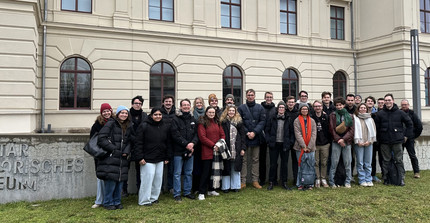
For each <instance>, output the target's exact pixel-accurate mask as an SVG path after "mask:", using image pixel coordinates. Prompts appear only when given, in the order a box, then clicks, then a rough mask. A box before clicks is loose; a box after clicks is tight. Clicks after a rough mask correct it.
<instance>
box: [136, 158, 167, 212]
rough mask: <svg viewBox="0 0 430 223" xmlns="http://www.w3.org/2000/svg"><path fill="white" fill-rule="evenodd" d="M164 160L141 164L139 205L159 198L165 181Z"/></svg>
mask: <svg viewBox="0 0 430 223" xmlns="http://www.w3.org/2000/svg"><path fill="white" fill-rule="evenodd" d="M163 168H164V162H163V161H161V162H158V163H146V164H145V165H141V166H140V179H141V181H142V183H141V184H140V188H139V205H144V204H149V203H151V202H154V201H156V200H158V196H160V191H161V183H162V181H163Z"/></svg>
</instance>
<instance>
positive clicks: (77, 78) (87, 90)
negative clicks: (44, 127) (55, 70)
mask: <svg viewBox="0 0 430 223" xmlns="http://www.w3.org/2000/svg"><path fill="white" fill-rule="evenodd" d="M90 108H91V67H90V65H89V64H88V63H87V62H86V61H85V60H84V59H82V58H78V57H72V58H69V59H67V60H65V61H64V62H63V64H62V65H61V68H60V109H90Z"/></svg>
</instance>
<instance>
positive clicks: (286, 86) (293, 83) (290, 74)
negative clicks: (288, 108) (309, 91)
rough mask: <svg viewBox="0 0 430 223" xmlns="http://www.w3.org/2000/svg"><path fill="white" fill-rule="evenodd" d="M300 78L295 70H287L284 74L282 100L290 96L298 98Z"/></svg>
mask: <svg viewBox="0 0 430 223" xmlns="http://www.w3.org/2000/svg"><path fill="white" fill-rule="evenodd" d="M298 86H299V77H298V75H297V73H296V71H294V70H293V69H290V68H289V69H286V70H285V71H284V73H283V74H282V100H285V98H287V97H288V96H294V97H295V98H296V99H297V97H298V93H299V92H298V89H299V88H298Z"/></svg>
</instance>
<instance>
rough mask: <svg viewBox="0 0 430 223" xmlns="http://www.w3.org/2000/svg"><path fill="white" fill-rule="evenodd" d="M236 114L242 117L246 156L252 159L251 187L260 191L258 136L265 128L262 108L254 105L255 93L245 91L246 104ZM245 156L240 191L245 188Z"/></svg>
mask: <svg viewBox="0 0 430 223" xmlns="http://www.w3.org/2000/svg"><path fill="white" fill-rule="evenodd" d="M238 112H239V114H240V116H241V117H242V120H243V124H244V127H245V133H246V146H247V147H248V149H247V151H249V152H247V154H250V155H251V157H252V170H251V173H252V185H253V186H254V187H255V188H257V189H261V185H260V184H259V183H258V178H259V155H260V138H261V137H260V136H261V134H262V131H263V130H264V127H265V121H266V115H265V111H264V108H263V106H261V105H260V104H257V103H255V91H254V90H253V89H248V90H246V103H245V104H243V105H241V106H239V108H238ZM247 173H248V170H247V155H245V156H244V157H243V165H242V172H241V176H240V177H241V189H243V188H245V187H246V177H247Z"/></svg>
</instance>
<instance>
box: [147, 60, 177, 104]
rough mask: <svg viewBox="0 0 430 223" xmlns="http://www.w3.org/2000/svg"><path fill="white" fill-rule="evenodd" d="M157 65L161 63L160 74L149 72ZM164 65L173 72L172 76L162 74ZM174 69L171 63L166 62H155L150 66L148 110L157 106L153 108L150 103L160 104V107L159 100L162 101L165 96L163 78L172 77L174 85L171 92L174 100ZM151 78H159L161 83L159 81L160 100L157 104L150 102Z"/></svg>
mask: <svg viewBox="0 0 430 223" xmlns="http://www.w3.org/2000/svg"><path fill="white" fill-rule="evenodd" d="M159 63H161V73H152V72H151V70H152V68H153V67H154V66H155V65H156V64H159ZM164 64H167V65H168V66H170V68H171V69H172V70H173V74H166V73H164V72H163V70H164V66H163V65H164ZM176 73H177V72H176V69H175V67H174V66H173V65H172V64H171V63H169V62H167V61H157V62H155V63H154V64H153V65H152V66H151V68H150V69H149V107H150V108H153V107H156V106H157V105H154V106H153V104H152V103H155V104H156V103H160V106H161V103H162V102H161V100H163V97H164V96H165V94H164V77H173V83H174V86H173V92H174V94H173V97H174V98H176ZM152 76H160V77H161V81H160V84H161V86H160V91H161V92H160V95H161V100H160V101H159V102H153V101H152V98H151V77H152Z"/></svg>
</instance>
